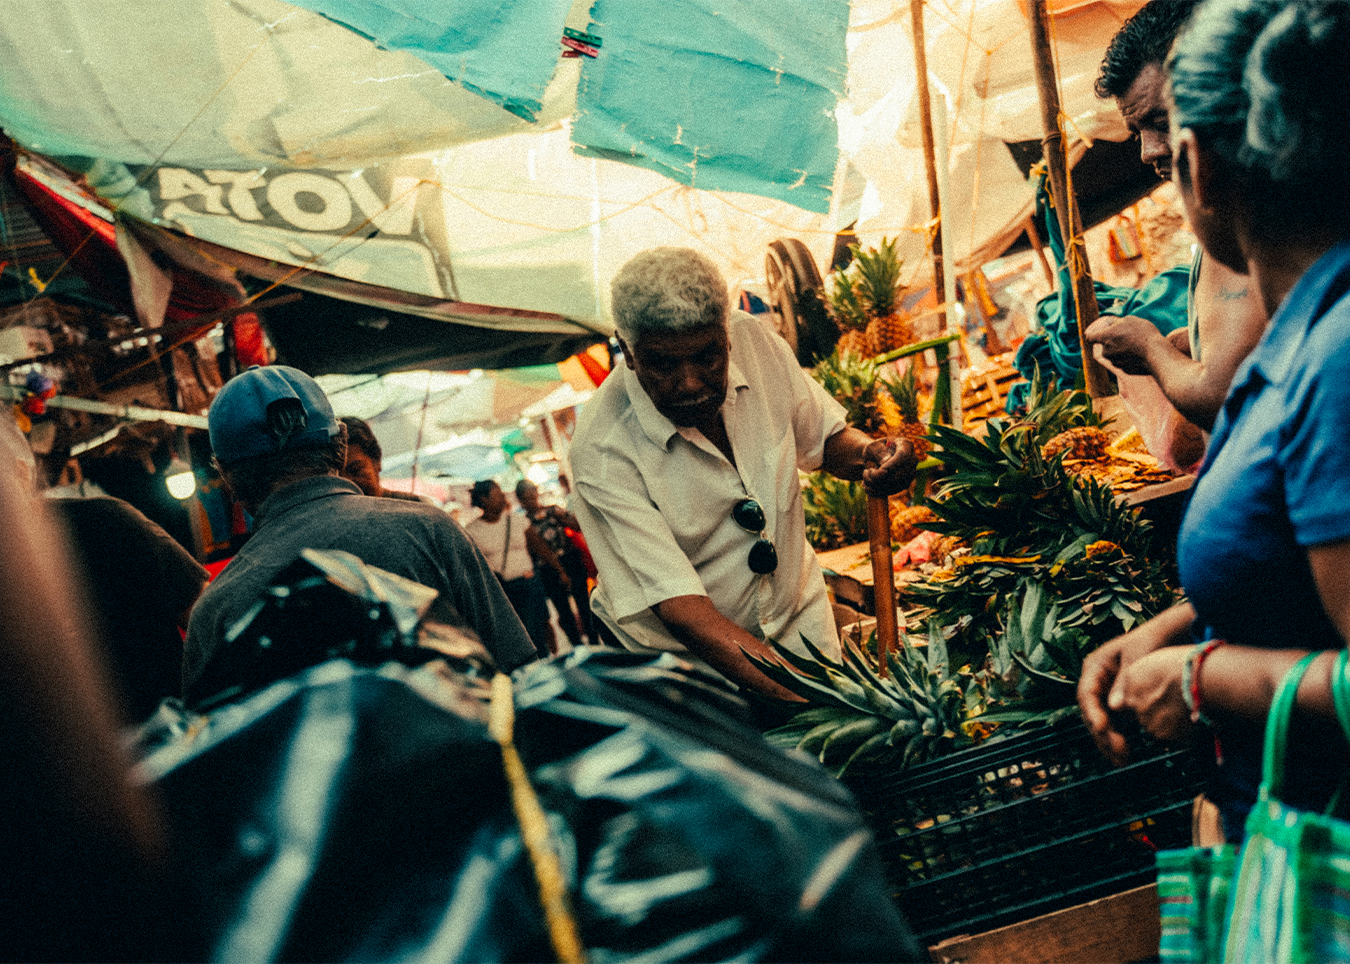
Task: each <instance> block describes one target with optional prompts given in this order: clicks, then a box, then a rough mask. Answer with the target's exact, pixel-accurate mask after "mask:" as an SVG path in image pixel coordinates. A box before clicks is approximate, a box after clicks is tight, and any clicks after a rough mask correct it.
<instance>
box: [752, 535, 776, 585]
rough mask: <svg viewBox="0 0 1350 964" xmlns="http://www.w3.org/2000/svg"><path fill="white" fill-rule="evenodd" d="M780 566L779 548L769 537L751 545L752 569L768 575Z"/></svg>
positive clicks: (757, 572)
mask: <svg viewBox="0 0 1350 964" xmlns="http://www.w3.org/2000/svg"><path fill="white" fill-rule="evenodd" d="M777 568H778V550H777V549H775V548H774V547H773V543H772V542H770V541H769V540H768V539H760V540H759V541H758V542H756V543H755V544H754V545H753V546H751V547H750V571H751V572H753V573H755V574H756V575H760V576H767V575H768V574H769V573H771V572H773V571H774V570H775V569H777Z"/></svg>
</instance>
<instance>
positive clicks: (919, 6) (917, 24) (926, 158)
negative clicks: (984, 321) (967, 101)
mask: <svg viewBox="0 0 1350 964" xmlns="http://www.w3.org/2000/svg"><path fill="white" fill-rule="evenodd" d="M923 3H924V0H909V16H910V22H911V26H912V27H913V34H914V71H915V74H916V75H917V80H918V84H917V86H916V87H915V92H916V93H917V94H918V97H919V129H920V133H921V134H922V135H923V165H924V169H925V171H927V173H928V211H929V217H930V218H932V219H933V223H934V225H935V227H934V228H933V294H934V295H935V296H936V297H938V298H941V297H943V294H942V293H943V291H944V290H946V272H945V268H944V266H943V264H942V196H941V194H940V193H939V192H938V172H937V154H936V152H935V149H934V147H933V105H932V102H931V100H930V99H929V96H928V49H927V48H926V47H925V46H924V39H923Z"/></svg>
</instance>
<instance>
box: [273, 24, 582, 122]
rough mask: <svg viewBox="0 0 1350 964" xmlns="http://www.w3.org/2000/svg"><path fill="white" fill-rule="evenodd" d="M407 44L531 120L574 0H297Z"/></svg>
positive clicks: (395, 44)
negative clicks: (508, 0)
mask: <svg viewBox="0 0 1350 964" xmlns="http://www.w3.org/2000/svg"><path fill="white" fill-rule="evenodd" d="M291 2H293V3H294V4H295V5H296V6H299V7H304V8H306V9H307V10H312V11H314V12H315V13H318V14H321V15H323V16H325V17H327V18H328V19H330V20H333V21H335V22H337V23H340V24H342V25H343V26H345V27H349V28H351V29H352V30H355V31H356V32H357V33H359V34H361V35H363V36H366V37H369V38H370V39H371V40H373V41H375V43H377V44H378V45H379V46H381V47H383V48H385V49H386V50H402V51H406V52H407V53H410V54H412V55H413V56H415V57H418V58H420V59H422V60H424V61H426V62H427V63H428V64H430V65H431V66H433V67H435V68H436V69H437V70H439V71H440V72H441V73H442V74H444V75H445V76H446V77H448V78H450V79H451V80H453V81H457V82H458V83H460V84H462V85H463V86H464V87H466V88H467V89H469V90H471V91H473V92H474V93H476V94H481V95H482V96H483V97H486V98H487V99H488V100H490V101H492V102H493V103H496V104H500V105H502V107H504V108H506V109H507V110H509V111H510V112H511V113H513V114H515V115H517V116H519V117H523V118H524V119H525V120H528V121H533V120H534V119H535V117H536V116H537V114H538V112H539V109H540V107H541V105H542V101H543V97H544V89H545V88H546V87H548V82H549V80H550V79H551V78H552V77H553V71H554V70H555V69H556V68H557V66H558V57H559V55H560V54H561V52H562V46H561V44H560V41H561V38H562V35H563V22H564V20H565V19H566V17H567V13H568V11H569V10H570V9H571V6H572V4H571V2H570V0H530V2H529V3H501V2H500V0H436V2H434V3H432V2H428V0H291Z"/></svg>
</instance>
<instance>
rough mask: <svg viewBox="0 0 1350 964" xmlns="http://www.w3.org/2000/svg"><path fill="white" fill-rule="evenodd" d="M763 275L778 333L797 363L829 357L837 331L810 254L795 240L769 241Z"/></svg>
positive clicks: (836, 339)
mask: <svg viewBox="0 0 1350 964" xmlns="http://www.w3.org/2000/svg"><path fill="white" fill-rule="evenodd" d="M764 275H765V279H766V281H767V283H768V288H769V307H771V308H772V309H773V311H774V314H775V316H776V319H777V326H778V333H779V334H780V335H782V336H783V340H784V341H786V342H787V343H788V345H789V346H790V347H791V348H792V350H793V352H794V353H795V354H796V356H797V361H798V363H799V364H801V365H813V364H815V362H816V359H817V358H820V357H822V356H824V355H828V354H829V353H830V351H831V350H832V349H833V348H834V343H835V342H836V341H838V340H839V330H838V328H837V327H836V326H835V324H834V322H833V321H831V320H830V317H829V315H828V314H827V313H826V312H825V305H824V302H822V301H821V295H822V294H823V293H824V282H823V281H822V280H821V277H820V269H819V268H817V267H816V261H815V259H814V258H813V257H811V252H810V251H809V250H808V249H807V247H806V245H804V244H802V243H801V242H800V241H798V240H797V239H796V238H780V239H779V240H777V241H771V242H770V243H769V250H768V254H767V255H766V256H765V259H764Z"/></svg>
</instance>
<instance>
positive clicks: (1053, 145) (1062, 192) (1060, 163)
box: [915, 0, 1113, 398]
mask: <svg viewBox="0 0 1350 964" xmlns="http://www.w3.org/2000/svg"><path fill="white" fill-rule="evenodd" d="M915 2H917V0H915ZM1027 12H1028V14H1029V15H1030V16H1029V19H1030V20H1031V56H1032V60H1033V61H1034V62H1035V65H1036V89H1037V92H1038V93H1039V94H1040V100H1041V122H1042V124H1043V125H1044V127H1045V137H1043V138H1041V147H1042V150H1043V153H1044V155H1045V164H1046V170H1047V171H1048V172H1049V180H1050V198H1051V202H1052V203H1053V204H1054V206H1055V216H1056V217H1057V218H1058V219H1059V233H1060V236H1061V237H1062V238H1064V258H1065V261H1067V262H1068V267H1069V277H1070V278H1071V279H1072V281H1073V296H1074V306H1075V308H1076V314H1077V317H1078V346H1079V352H1080V354H1081V355H1082V359H1083V381H1084V384H1085V385H1086V387H1087V391H1088V394H1089V395H1090V396H1092V397H1093V398H1102V397H1104V396H1107V395H1111V394H1113V391H1112V388H1111V381H1110V376H1109V375H1108V374H1107V371H1106V369H1105V368H1104V367H1102V364H1101V363H1100V362H1099V361H1097V359H1096V358H1095V357H1093V354H1092V351H1091V350H1090V349H1089V348H1088V345H1087V341H1086V339H1084V337H1083V332H1084V331H1086V330H1087V327H1088V325H1090V324H1092V323H1093V322H1094V321H1096V320H1097V290H1096V288H1095V287H1094V286H1093V284H1092V269H1091V267H1090V266H1089V265H1088V260H1087V248H1086V247H1085V246H1084V244H1083V221H1082V218H1081V216H1080V215H1079V213H1078V201H1077V199H1076V198H1075V197H1074V196H1073V194H1072V192H1070V191H1069V166H1068V158H1067V157H1066V155H1065V144H1064V130H1063V128H1062V127H1061V126H1060V123H1061V116H1062V114H1061V111H1060V101H1059V84H1058V83H1057V82H1056V80H1055V63H1054V52H1053V51H1052V50H1051V48H1050V14H1049V11H1048V10H1047V9H1046V0H1031V2H1030V4H1029V9H1028V11H1027Z"/></svg>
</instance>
